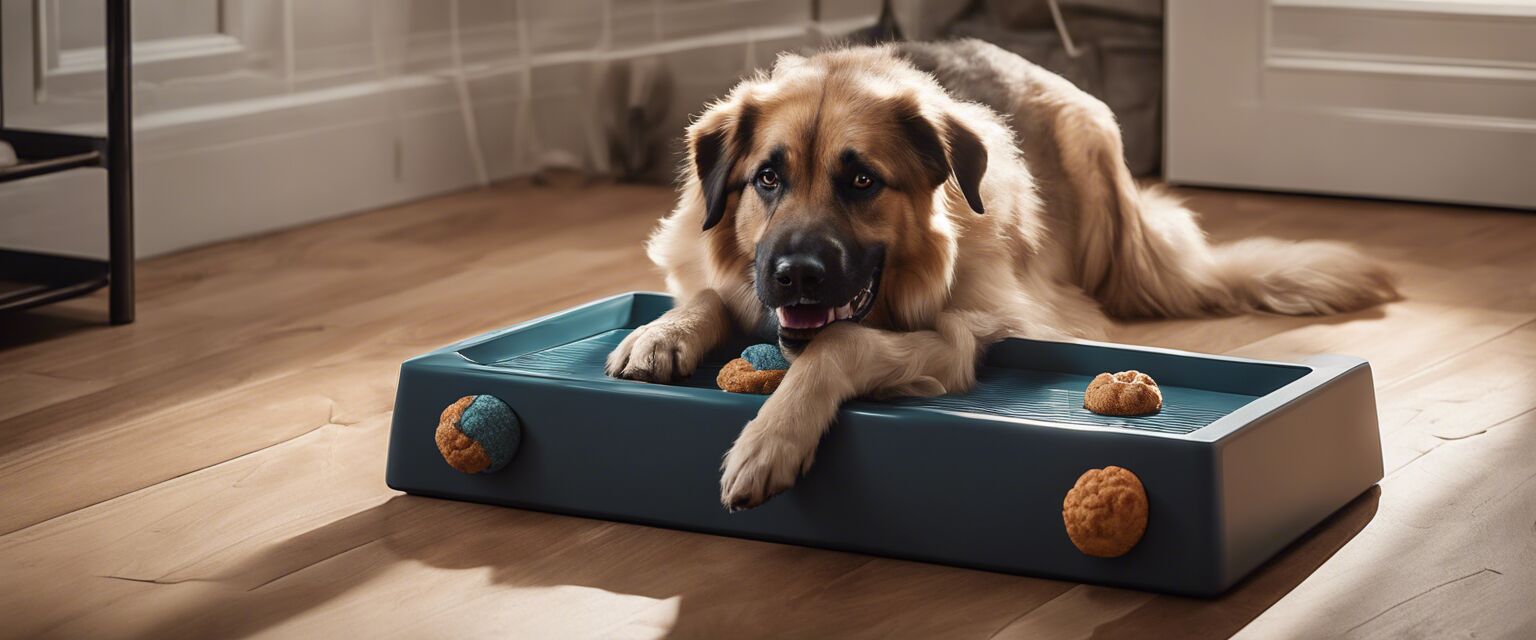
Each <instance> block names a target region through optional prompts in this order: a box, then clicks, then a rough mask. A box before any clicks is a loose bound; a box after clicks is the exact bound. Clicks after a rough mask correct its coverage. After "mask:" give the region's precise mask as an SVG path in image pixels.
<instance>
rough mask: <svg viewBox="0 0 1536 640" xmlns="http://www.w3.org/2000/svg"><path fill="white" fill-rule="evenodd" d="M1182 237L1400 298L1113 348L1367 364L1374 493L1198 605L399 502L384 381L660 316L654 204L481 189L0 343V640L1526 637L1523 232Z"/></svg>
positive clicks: (1223, 217) (1391, 216)
mask: <svg viewBox="0 0 1536 640" xmlns="http://www.w3.org/2000/svg"><path fill="white" fill-rule="evenodd" d="M1184 194H1185V195H1187V196H1189V197H1190V199H1191V200H1192V204H1193V205H1194V206H1195V208H1196V209H1198V210H1200V211H1203V212H1205V216H1204V219H1205V221H1206V225H1207V227H1208V228H1209V229H1210V230H1211V233H1212V236H1213V237H1215V238H1217V239H1218V240H1220V239H1233V238H1239V237H1246V236H1249V235H1254V234H1265V235H1274V236H1279V237H1287V238H1298V239H1299V238H1313V237H1319V238H1336V239H1343V240H1349V241H1352V242H1356V243H1358V244H1360V245H1361V246H1363V247H1364V248H1366V250H1368V251H1370V252H1372V253H1373V254H1375V255H1378V256H1381V257H1383V258H1384V259H1386V260H1388V261H1389V262H1390V263H1391V264H1392V265H1393V267H1394V269H1395V270H1396V271H1397V272H1398V273H1400V274H1401V276H1402V277H1403V288H1404V291H1405V293H1406V299H1405V300H1404V301H1402V302H1399V303H1394V304H1392V305H1388V306H1386V307H1384V308H1381V309H1376V310H1369V311H1365V312H1361V313H1357V314H1351V315H1349V316H1343V317H1337V318H1287V317H1278V316H1243V317H1235V318H1218V319H1204V320H1179V321H1162V322H1137V323H1125V324H1121V325H1118V326H1117V327H1115V329H1114V331H1113V338H1114V339H1116V340H1119V341H1125V342H1135V343H1141V344H1153V345H1159V346H1167V347H1173V348H1185V349H1193V350H1199V351H1207V352H1220V353H1237V354H1242V355H1247V356H1255V357H1282V358H1283V357H1290V356H1295V355H1305V354H1309V353H1317V352H1322V351H1336V352H1343V353H1351V354H1355V355H1360V356H1364V357H1367V358H1369V359H1371V360H1372V362H1373V366H1374V370H1375V373H1376V384H1377V390H1378V404H1379V407H1380V414H1381V422H1382V439H1383V445H1384V448H1385V451H1386V453H1385V457H1386V462H1387V467H1388V474H1389V475H1388V477H1387V479H1386V480H1385V481H1383V482H1382V484H1381V486H1380V487H1379V488H1378V489H1375V490H1373V491H1371V492H1369V493H1367V494H1366V495H1364V496H1361V497H1360V498H1359V499H1357V500H1356V501H1355V502H1353V503H1351V504H1350V505H1348V506H1346V507H1345V508H1344V509H1342V510H1341V511H1340V512H1339V513H1337V514H1335V515H1334V516H1333V517H1331V518H1330V519H1329V520H1328V521H1326V522H1325V523H1323V524H1322V525H1320V526H1319V527H1317V528H1316V529H1314V530H1313V531H1312V532H1311V533H1309V534H1308V535H1307V536H1305V537H1304V538H1303V539H1302V540H1299V541H1297V542H1296V543H1295V544H1293V545H1292V546H1291V547H1290V548H1288V549H1287V550H1286V551H1285V552H1283V553H1282V554H1281V555H1280V556H1279V557H1277V558H1276V559H1275V560H1273V561H1271V562H1270V563H1268V564H1266V565H1265V566H1263V567H1261V568H1260V569H1259V570H1258V571H1257V572H1256V573H1255V574H1254V575H1253V576H1252V577H1250V578H1249V579H1248V580H1246V581H1244V582H1243V583H1241V584H1240V585H1238V587H1236V588H1235V589H1234V590H1233V591H1232V592H1230V593H1228V594H1227V595H1226V596H1224V597H1222V598H1219V599H1214V600H1195V599H1187V598H1175V597H1169V596H1161V595H1156V594H1148V593H1140V592H1132V591H1125V590H1119V589H1111V588H1105V587H1097V586H1090V585H1077V584H1072V583H1065V582H1057V581H1051V580H1040V579H1032V578H1023V577H1015V576H1006V575H1000V574H992V573H986V572H979V571H968V570H962V569H953V568H948V567H941V566H935V565H926V564H921V563H913V562H903V561H897V560H890V559H882V558H871V557H866V556H861V555H856V554H847V553H838V552H831V551H822V550H815V549H807V548H801V547H791V546H784V545H775V544H768V543H762V542H753V541H744V540H736V539H730V538H722V537H715V536H706V535H700V534H691V533H683V532H676V531H668V530H662V529H653V528H647V527H639V526H632V525H622V524H615V523H608V522H602V521H596V520H586V519H580V518H571V517H564V516H555V515H548V514H540V513H534V512H526V511H518V510H513V509H498V508H491V507H483V506H477V505H469V504H462V503H455V502H447V501H438V500H430V499H422V498H415V497H410V496H403V495H400V494H397V493H395V492H392V491H390V490H389V489H388V488H387V487H385V486H384V483H383V459H384V452H385V448H386V444H387V427H388V423H389V411H390V407H391V405H392V402H393V397H394V383H395V375H396V373H397V371H398V366H399V363H400V361H401V360H403V359H405V358H406V357H409V356H411V355H415V354H416V353H419V352H422V351H425V350H427V349H430V348H433V347H436V346H440V345H441V344H444V343H447V342H449V341H452V340H454V339H458V338H461V337H465V336H468V335H473V334H475V333H479V332H482V331H485V330H489V329H492V328H496V327H500V326H505V325H508V324H511V323H514V322H516V321H519V320H523V319H526V318H529V317H533V316H536V315H539V314H542V313H546V312H549V311H552V310H555V309H559V308H563V307H566V306H570V305H571V304H574V303H576V302H579V301H582V300H585V299H590V298H593V297H597V296H600V295H605V294H609V293H614V292H618V291H624V290H631V289H659V288H661V282H660V278H659V276H658V274H656V273H655V272H654V271H653V270H652V269H651V268H650V267H649V266H648V265H646V263H645V262H644V258H643V252H642V250H641V246H640V242H641V240H642V239H643V238H644V236H645V234H646V232H647V231H648V230H649V229H650V227H651V224H652V222H653V221H654V219H655V218H656V217H657V216H659V215H660V214H661V213H662V212H664V211H665V210H666V209H667V208H668V207H669V206H670V204H671V194H670V192H669V191H668V190H666V189H660V188H650V187H632V186H620V185H596V186H594V185H590V184H585V183H560V182H558V181H557V183H556V184H553V185H548V186H534V185H530V184H527V183H515V184H508V185H501V186H497V187H495V188H492V189H488V190H483V191H476V192H470V193H464V194H457V195H453V196H447V197H443V198H436V199H432V200H427V201H422V202H417V203H412V204H408V205H404V206H400V207H394V208H391V209H387V210H382V211H377V212H371V213H367V214H362V215H357V216H352V217H348V218H345V219H340V220H335V221H330V222H325V223H322V224H318V225H313V226H310V227H306V228H302V229H296V230H292V231H287V232H282V233H276V234H271V235H267V236H262V237H259V238H252V239H248V240H242V241H239V242H232V243H225V244H222V245H218V246H213V247H207V248H203V249H198V250H194V251H188V252H184V253H180V254H176V255H172V256H166V257H163V258H157V259H154V260H149V261H146V262H144V263H143V264H142V265H141V267H140V271H141V273H142V280H141V283H140V290H141V292H142V294H141V295H142V297H141V306H140V309H141V316H140V317H141V321H140V322H139V323H137V324H134V325H130V326H127V327H119V328H106V327H102V326H99V325H97V324H95V323H93V322H92V321H91V320H92V319H93V318H94V317H95V315H94V314H96V313H98V307H99V306H100V305H101V304H102V302H103V299H102V297H101V296H92V297H89V298H86V299H82V300H76V301H71V302H68V303H64V304H61V305H56V306H53V307H50V308H47V309H44V310H40V311H37V312H33V313H29V314H25V315H20V316H0V497H3V503H0V506H3V508H0V620H3V621H5V623H4V624H3V625H0V637H28V638H36V637H71V638H72V637H93V638H94V637H143V638H163V637H187V636H191V637H198V636H219V637H245V636H259V635H268V636H284V637H287V636H301V637H310V636H324V635H335V636H344V637H352V636H363V635H367V636H380V637H402V638H416V637H443V636H454V637H463V636H468V637H478V636H495V637H505V636H512V637H602V638H615V637H619V638H650V637H661V636H672V637H721V636H730V637H741V636H747V637H826V636H839V637H844V636H846V637H891V636H898V637H939V636H949V637H993V636H999V637H1040V638H1076V637H1088V636H1096V637H1136V638H1143V637H1159V636H1174V637H1196V638H1201V637H1211V638H1214V637H1226V636H1230V635H1233V634H1240V635H1243V636H1248V637H1261V638H1270V637H1279V638H1289V637H1331V636H1350V637H1381V638H1390V637H1401V636H1404V635H1422V636H1444V635H1480V636H1493V637H1498V636H1506V637H1520V636H1524V637H1530V636H1532V635H1536V615H1533V611H1532V609H1531V608H1530V607H1529V603H1530V602H1532V601H1536V500H1532V498H1531V496H1533V495H1536V467H1533V466H1532V465H1533V462H1532V461H1536V377H1533V376H1536V373H1533V372H1536V278H1533V277H1532V274H1536V218H1532V217H1529V216H1525V215H1519V214H1509V213H1500V212H1496V211H1490V210H1480V209H1458V208H1450V207H1435V206H1424V205H1405V204H1401V203H1388V202H1375V201H1352V200H1345V199H1337V198H1305V197H1298V196H1279V195H1260V194H1251V193H1237V192H1221V191H1195V190H1188V191H1185V192H1184Z"/></svg>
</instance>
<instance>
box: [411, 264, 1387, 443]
mask: <svg viewBox="0 0 1536 640" xmlns="http://www.w3.org/2000/svg"><path fill="white" fill-rule="evenodd" d="M639 297H650V298H656V299H665V300H667V301H668V302H670V301H671V300H673V297H672V296H671V295H669V294H666V293H661V292H656V291H629V292H624V293H618V294H614V295H610V296H607V297H604V298H599V299H596V300H592V301H589V302H586V303H583V304H580V305H577V306H574V307H570V308H567V309H562V310H559V311H555V312H552V313H548V314H545V315H542V316H538V317H535V318H532V319H529V320H525V321H523V322H519V323H517V324H514V325H512V326H509V327H504V328H500V329H494V330H491V331H487V332H485V333H481V334H478V335H475V336H471V337H468V338H464V339H462V340H458V341H456V342H453V343H451V344H449V345H446V346H443V347H440V348H438V349H434V350H432V351H429V352H427V353H425V354H422V355H419V356H416V357H413V358H411V359H409V360H406V362H405V364H407V365H410V364H423V365H429V366H430V365H450V366H454V368H459V369H462V368H464V367H465V366H466V365H467V366H468V367H469V368H470V369H471V370H474V371H478V372H482V373H485V374H490V375H504V376H517V377H527V378H541V379H547V380H560V381H565V382H567V383H568V384H570V385H572V386H578V387H587V388H589V389H590V390H595V391H603V392H606V393H617V394H619V395H631V394H633V395H642V396H655V395H656V394H658V393H659V394H663V395H671V396H675V397H679V398H689V399H693V400H695V401H706V402H720V401H735V402H746V403H755V404H758V405H761V403H762V402H763V401H764V400H766V396H758V395H749V394H731V393H727V392H724V391H720V390H717V389H705V388H699V387H686V386H680V385H657V384H645V383H639V384H636V383H633V382H632V381H625V380H617V379H609V380H603V381H600V382H594V381H591V380H585V379H573V378H567V377H564V376H557V375H550V374H543V373H536V372H515V373H512V372H508V371H507V370H506V369H503V368H500V367H496V366H493V365H491V364H487V363H482V362H478V361H476V360H473V359H471V358H470V357H468V356H466V355H464V354H463V353H462V351H464V350H467V349H470V348H472V347H475V346H479V345H483V344H486V343H489V342H492V341H495V340H499V339H501V338H504V337H507V336H510V335H513V334H516V333H520V332H522V331H526V330H528V329H530V328H533V327H537V326H542V325H544V324H545V323H548V322H553V321H558V320H560V319H561V318H563V317H567V316H575V315H579V314H581V313H583V312H585V311H588V310H590V309H592V308H594V307H600V306H605V305H611V304H613V303H615V302H617V301H620V300H632V299H635V298H639ZM1008 340H1024V341H1031V342H1038V343H1056V344H1072V345H1084V346H1094V347H1100V348H1107V349H1113V350H1121V351H1137V352H1142V353H1151V354H1159V355H1166V356H1174V357H1183V358H1200V359H1207V360H1216V361H1223V362H1230V363H1236V364H1254V365H1270V366H1284V367H1301V368H1304V369H1307V372H1306V373H1305V374H1303V375H1302V376H1301V377H1300V378H1297V379H1296V380H1293V381H1291V382H1290V383H1287V384H1285V385H1283V386H1281V387H1280V388H1279V389H1276V390H1274V391H1271V392H1270V393H1267V394H1264V395H1261V396H1256V397H1255V398H1254V399H1253V400H1252V401H1250V402H1249V403H1248V404H1245V405H1243V406H1241V407H1239V408H1237V409H1236V410H1235V411H1233V412H1231V413H1229V414H1227V415H1225V416H1222V417H1221V418H1218V419H1216V420H1215V421H1213V422H1211V423H1210V424H1207V425H1205V426H1204V427H1201V428H1199V429H1196V430H1194V431H1192V432H1189V433H1165V432H1157V431H1147V430H1141V429H1128V428H1124V427H1116V426H1113V425H1105V426H1089V425H1077V424H1069V423H1062V422H1054V421H1050V420H1039V419H1032V418H1018V417H1011V416H1000V415H993V414H982V413H974V412H969V411H959V410H953V409H940V408H932V407H894V406H889V405H884V404H882V403H879V402H875V401H868V400H855V401H851V402H848V403H845V404H844V406H843V408H842V411H845V412H856V413H864V414H876V415H879V414H889V413H892V412H893V411H895V410H900V411H913V410H916V411H934V412H938V413H943V414H946V415H952V416H958V417H962V418H966V419H970V420H982V421H988V422H1000V423H1007V424H1017V425H1022V426H1030V427H1043V428H1051V429H1071V430H1076V431H1085V432H1092V433H1116V434H1123V435H1135V436H1142V437H1152V438H1164V439H1172V440H1180V441H1188V442H1196V443H1206V444H1218V443H1220V442H1222V441H1223V440H1226V439H1228V438H1231V437H1233V436H1236V435H1238V434H1239V433H1241V432H1242V431H1243V430H1244V429H1245V428H1246V427H1248V426H1250V425H1253V424H1257V423H1259V422H1262V421H1263V420H1265V419H1266V418H1268V417H1270V416H1272V415H1274V414H1277V413H1280V412H1282V411H1284V410H1285V409H1286V408H1287V407H1289V406H1291V405H1293V404H1295V403H1297V402H1300V401H1302V400H1303V399H1304V398H1306V397H1307V396H1308V395H1311V394H1312V393H1315V392H1317V391H1319V390H1320V389H1322V388H1324V387H1326V386H1328V385H1330V384H1332V383H1333V382H1335V381H1337V380H1338V379H1340V378H1341V377H1344V376H1345V375H1347V374H1348V373H1350V372H1351V371H1353V370H1355V369H1359V368H1362V367H1364V368H1369V367H1370V363H1369V362H1368V361H1366V360H1365V359H1363V358H1359V357H1356V356H1348V355H1340V354H1327V353H1325V354H1316V355H1311V356H1306V357H1304V358H1302V359H1301V361H1300V362H1285V361H1279V360H1262V359H1257V358H1245V357H1241V356H1230V355H1221V354H1210V353H1200V352H1197V351H1185V350H1181V349H1169V348H1164V347H1153V346H1143V345H1130V344H1123V343H1115V342H1103V341H1097V340H1087V339H1081V338H1078V339H1068V340H1042V339H1038V338H1008Z"/></svg>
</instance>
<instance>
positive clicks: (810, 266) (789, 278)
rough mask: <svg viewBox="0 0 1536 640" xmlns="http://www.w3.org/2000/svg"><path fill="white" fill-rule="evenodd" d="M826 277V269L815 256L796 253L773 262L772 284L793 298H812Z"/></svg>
mask: <svg viewBox="0 0 1536 640" xmlns="http://www.w3.org/2000/svg"><path fill="white" fill-rule="evenodd" d="M826 277H827V268H826V266H824V265H823V264H822V262H821V259H820V258H817V257H816V256H813V255H810V254H805V253H796V254H790V255H787V256H783V257H780V258H779V259H778V260H776V261H774V266H773V282H774V284H776V285H778V286H779V288H780V289H781V290H783V291H784V292H785V293H788V294H792V295H794V296H795V297H813V296H815V295H816V290H817V288H819V287H820V286H821V282H822V281H823V280H825V279H826Z"/></svg>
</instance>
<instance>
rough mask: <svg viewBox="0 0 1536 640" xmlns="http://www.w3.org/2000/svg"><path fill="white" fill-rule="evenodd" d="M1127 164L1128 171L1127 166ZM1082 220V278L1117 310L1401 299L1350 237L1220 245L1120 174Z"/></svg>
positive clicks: (1148, 312) (1335, 306)
mask: <svg viewBox="0 0 1536 640" xmlns="http://www.w3.org/2000/svg"><path fill="white" fill-rule="evenodd" d="M1122 171H1123V170H1122ZM1116 173H1118V174H1120V175H1117V176H1116V178H1117V179H1114V180H1112V182H1114V183H1115V187H1114V188H1113V191H1114V193H1106V194H1103V195H1104V196H1107V197H1106V198H1105V199H1106V200H1108V202H1104V203H1103V204H1106V205H1109V206H1104V207H1096V208H1094V209H1090V210H1089V211H1090V212H1088V213H1085V214H1084V216H1083V218H1081V219H1080V222H1081V224H1080V225H1079V235H1078V244H1079V249H1080V251H1079V253H1078V255H1079V256H1080V258H1081V260H1082V262H1080V263H1079V265H1078V266H1079V269H1078V272H1079V275H1080V278H1081V281H1080V283H1079V284H1081V285H1082V286H1083V288H1084V289H1086V290H1087V291H1089V292H1090V293H1092V294H1093V296H1094V297H1095V298H1096V299H1098V300H1099V302H1100V304H1103V305H1104V308H1105V310H1106V311H1108V312H1109V313H1110V314H1112V315H1117V316H1122V317H1195V316H1202V315H1217V314H1233V313H1241V312H1247V311H1269V312H1273V313H1280V314H1286V315H1318V314H1330V313H1344V312H1348V311H1355V310H1358V309H1363V308H1366V307H1370V306H1373V305H1376V304H1380V303H1383V302H1387V301H1391V300H1395V299H1397V298H1398V293H1397V289H1396V286H1395V284H1394V278H1393V277H1392V275H1391V273H1389V272H1388V271H1387V270H1386V269H1385V268H1384V267H1383V266H1382V265H1380V264H1379V263H1377V262H1376V261H1374V260H1372V259H1370V258H1368V257H1366V256H1365V255H1363V254H1361V253H1360V252H1359V251H1357V250H1356V249H1354V248H1353V247H1350V246H1348V245H1345V244H1341V243H1337V242H1327V241H1316V240H1312V241H1302V242H1293V241H1286V240H1277V239H1274V238H1254V239H1249V240H1241V241H1238V242H1233V243H1231V244H1224V245H1216V246H1211V245H1210V244H1209V243H1207V242H1206V238H1205V233H1204V232H1203V231H1201V230H1200V227H1199V225H1198V224H1196V222H1195V216H1194V214H1193V213H1192V212H1191V211H1190V210H1189V209H1187V208H1185V207H1184V206H1183V204H1182V203H1180V202H1179V201H1178V200H1176V199H1175V198H1173V197H1172V196H1170V195H1169V194H1167V193H1165V192H1164V191H1162V190H1161V189H1158V188H1155V187H1154V188H1148V189H1139V188H1137V187H1136V186H1135V184H1134V183H1133V182H1132V181H1131V179H1130V176H1129V173H1128V172H1124V173H1122V172H1116Z"/></svg>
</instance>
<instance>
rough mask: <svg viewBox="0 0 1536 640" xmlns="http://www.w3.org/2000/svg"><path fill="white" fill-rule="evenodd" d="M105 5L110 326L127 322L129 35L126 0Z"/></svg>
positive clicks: (130, 259)
mask: <svg viewBox="0 0 1536 640" xmlns="http://www.w3.org/2000/svg"><path fill="white" fill-rule="evenodd" d="M106 1H107V207H108V210H107V217H108V222H107V224H108V246H109V249H110V256H109V258H108V262H109V266H108V269H109V274H110V276H109V277H110V284H109V287H110V288H109V289H108V297H109V306H110V308H111V317H112V324H127V323H130V322H133V315H134V308H133V262H134V247H133V56H132V44H133V34H132V31H131V28H130V25H132V22H131V21H130V20H129V0H106Z"/></svg>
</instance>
